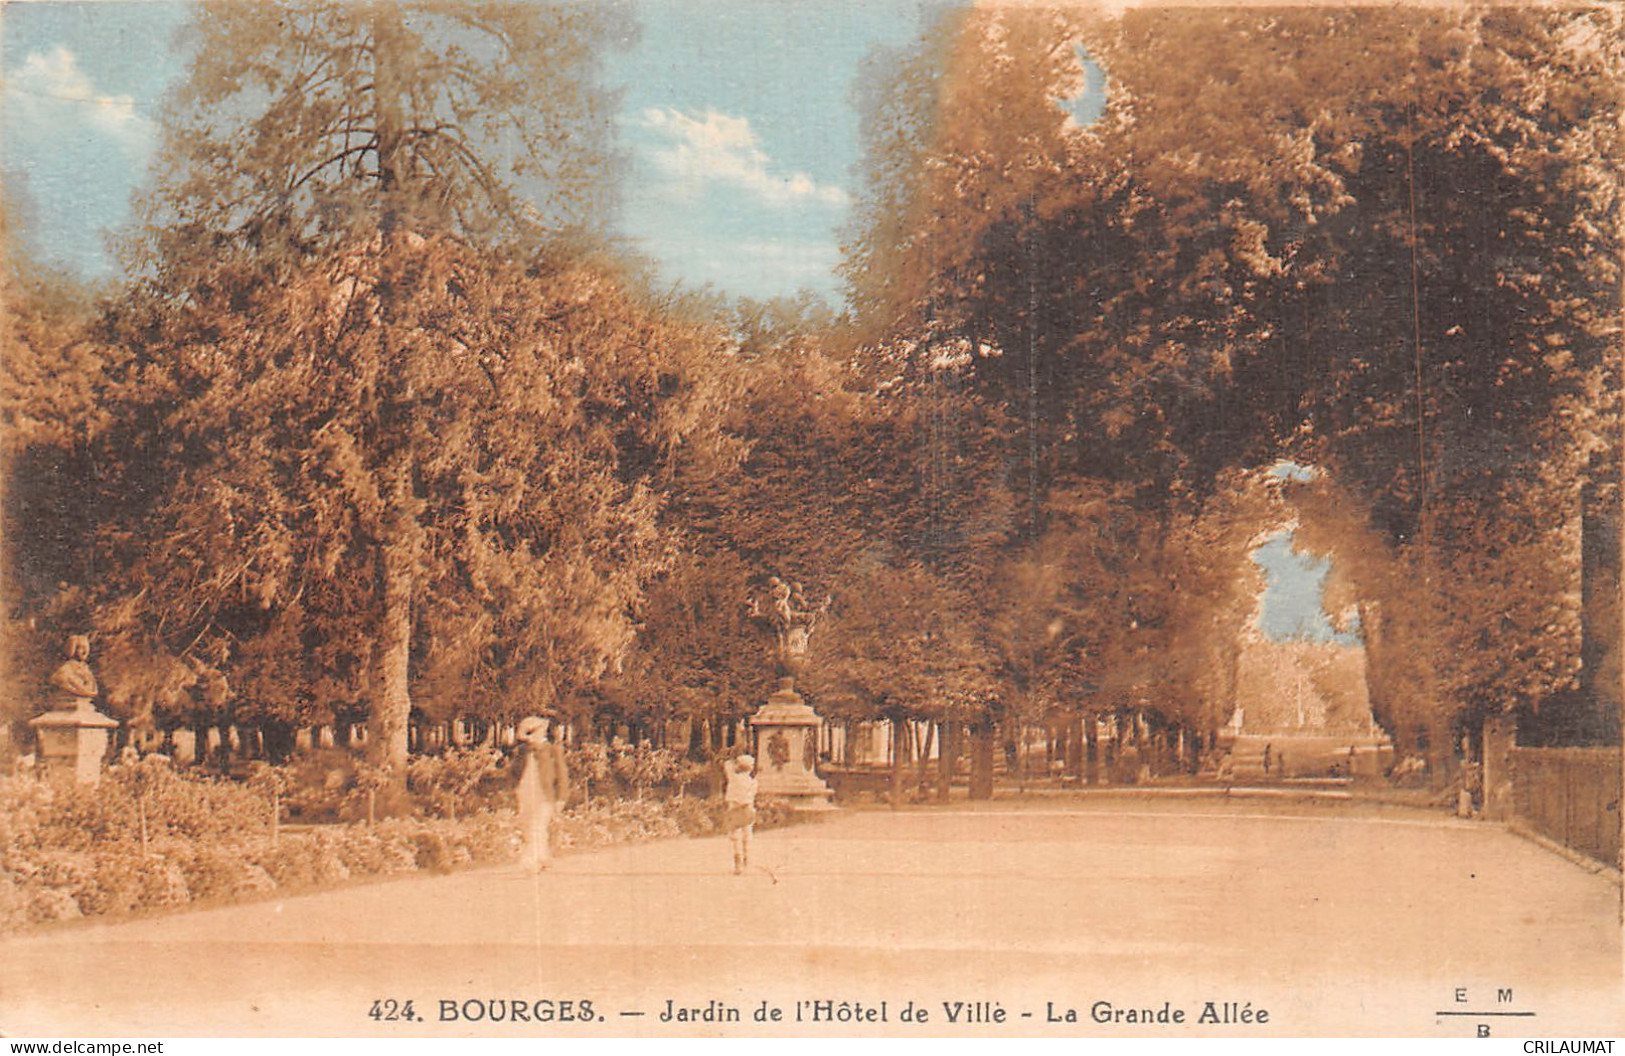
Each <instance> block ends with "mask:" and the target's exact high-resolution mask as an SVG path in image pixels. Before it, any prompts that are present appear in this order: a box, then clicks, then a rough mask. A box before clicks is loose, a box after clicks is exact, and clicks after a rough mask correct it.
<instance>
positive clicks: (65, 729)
mask: <svg viewBox="0 0 1625 1056" xmlns="http://www.w3.org/2000/svg"><path fill="white" fill-rule="evenodd" d="M89 661H90V638H89V637H88V636H86V635H83V634H75V635H73V636H72V637H70V638H69V639H68V658H67V660H65V661H63V663H62V665H61V666H60V667H58V668H57V669H56V670H55V671H53V672H51V678H50V685H51V688H52V689H54V690H56V699H55V700H54V701H53V703H54V704H55V705H56V706H55V708H53V709H52V710H50V711H47V712H46V713H45V714H43V715H41V716H39V717H38V718H36V719H34V720H33V721H32V722H30V723H29V725H30V726H32V727H33V728H34V732H35V734H36V736H37V737H38V738H39V755H40V761H41V763H43V764H44V767H45V770H46V771H47V772H48V773H61V774H66V775H71V776H72V778H73V779H74V780H75V781H78V782H81V783H83V784H95V783H96V781H97V780H98V779H99V778H100V777H101V770H102V761H103V760H104V759H105V758H106V756H107V745H108V737H109V731H111V730H115V729H117V728H118V721H117V720H115V719H111V718H109V717H107V716H106V715H103V714H102V713H101V712H99V711H97V710H96V706H95V705H94V704H93V703H91V702H92V700H94V699H95V696H96V694H97V693H98V692H99V691H100V687H98V686H97V685H96V676H95V675H94V674H92V673H91V670H90V663H89Z"/></svg>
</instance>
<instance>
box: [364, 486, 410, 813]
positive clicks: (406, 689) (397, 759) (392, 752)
mask: <svg viewBox="0 0 1625 1056" xmlns="http://www.w3.org/2000/svg"><path fill="white" fill-rule="evenodd" d="M406 484H407V482H406V479H405V474H404V473H403V474H401V478H400V479H399V480H398V482H397V485H396V495H397V507H396V511H395V517H396V521H397V525H399V524H400V522H404V521H405V520H406V519H407V513H406V511H405V510H402V509H401V508H400V500H401V499H403V498H404V497H405V496H404V493H405V491H406ZM405 534H406V533H404V532H401V531H400V530H399V528H397V538H396V539H394V540H391V541H390V543H389V544H388V545H386V546H384V548H383V553H382V555H381V557H380V561H379V564H380V566H381V568H380V573H381V576H382V579H383V601H384V612H383V620H382V627H381V628H380V630H381V632H382V633H381V634H380V636H379V638H380V640H379V642H378V647H377V653H376V655H377V662H378V673H377V682H376V685H377V694H378V695H377V697H376V698H375V700H374V702H373V706H372V709H371V713H370V714H369V716H368V723H367V760H368V761H369V762H371V763H372V764H373V765H374V766H378V767H382V768H383V769H385V770H387V771H389V784H388V785H386V786H385V790H384V795H383V797H382V802H381V804H380V806H381V808H382V810H383V812H384V813H385V814H394V813H395V812H396V811H397V810H398V809H399V808H401V807H403V806H404V804H405V796H406V728H407V725H408V724H409V723H410V722H411V718H412V693H411V651H412V585H413V576H412V564H413V562H412V552H411V547H410V545H409V543H408V542H407V541H406V540H403V539H402V538H400V536H402V535H405Z"/></svg>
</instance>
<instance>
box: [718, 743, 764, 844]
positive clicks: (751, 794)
mask: <svg viewBox="0 0 1625 1056" xmlns="http://www.w3.org/2000/svg"><path fill="white" fill-rule="evenodd" d="M755 766H756V760H755V759H753V758H752V757H750V756H748V755H741V756H740V757H739V758H737V759H735V760H734V761H733V763H732V764H731V765H730V766H729V767H728V789H727V791H725V792H724V793H723V794H722V802H723V803H724V804H725V806H726V808H727V809H726V811H725V812H724V813H723V816H722V819H723V820H722V827H723V828H725V829H727V830H728V842H729V843H730V844H732V845H733V852H734V872H735V873H742V872H744V871H745V866H747V865H749V864H750V834H751V831H752V830H753V829H754V828H755V825H756V777H755V775H753V774H752V773H751V770H752V769H754V768H755Z"/></svg>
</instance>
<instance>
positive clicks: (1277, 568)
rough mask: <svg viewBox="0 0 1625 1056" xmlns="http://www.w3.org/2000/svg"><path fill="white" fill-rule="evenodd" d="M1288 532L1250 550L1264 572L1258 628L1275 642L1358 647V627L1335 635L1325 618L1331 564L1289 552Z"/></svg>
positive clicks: (1281, 533)
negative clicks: (1322, 643)
mask: <svg viewBox="0 0 1625 1056" xmlns="http://www.w3.org/2000/svg"><path fill="white" fill-rule="evenodd" d="M1293 541H1294V540H1293V536H1292V533H1291V532H1290V531H1282V532H1278V533H1276V534H1274V535H1272V536H1270V537H1269V538H1268V539H1266V540H1265V541H1264V542H1263V543H1262V544H1261V545H1259V546H1258V547H1257V548H1256V549H1254V550H1253V561H1254V563H1256V564H1257V565H1258V567H1259V568H1260V569H1262V570H1263V572H1264V593H1263V596H1262V599H1261V603H1260V605H1259V610H1258V627H1259V629H1260V630H1262V631H1263V632H1264V633H1265V634H1266V635H1268V636H1269V637H1271V638H1274V639H1276V640H1286V639H1306V640H1308V641H1316V642H1325V641H1333V642H1337V643H1338V644H1340V645H1358V644H1360V636H1359V634H1358V633H1357V632H1358V627H1355V628H1352V629H1350V630H1348V631H1339V630H1338V629H1337V628H1336V627H1334V626H1333V625H1332V621H1331V617H1330V616H1328V615H1327V614H1326V608H1325V590H1326V574H1327V573H1328V572H1330V571H1331V568H1332V563H1331V561H1330V560H1328V559H1327V558H1324V557H1317V556H1315V555H1314V554H1305V553H1300V552H1299V551H1297V550H1295V549H1293Z"/></svg>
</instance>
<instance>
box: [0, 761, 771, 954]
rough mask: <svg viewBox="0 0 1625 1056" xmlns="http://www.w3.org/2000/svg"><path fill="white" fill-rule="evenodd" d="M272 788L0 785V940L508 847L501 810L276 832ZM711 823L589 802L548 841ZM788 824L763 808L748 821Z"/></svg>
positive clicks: (585, 845) (136, 778)
mask: <svg viewBox="0 0 1625 1056" xmlns="http://www.w3.org/2000/svg"><path fill="white" fill-rule="evenodd" d="M457 780H459V781H461V780H464V778H463V777H461V776H459V777H458V778H457ZM275 788H276V786H275V783H272V782H267V781H265V780H252V781H249V782H233V781H229V780H223V779H219V778H209V777H198V776H186V775H183V774H181V773H177V772H176V771H175V770H173V768H171V767H169V766H168V764H167V761H165V760H163V759H162V758H161V757H154V756H149V757H147V758H145V759H141V760H130V761H128V762H126V763H124V764H122V765H120V766H115V767H113V768H111V769H110V770H109V771H108V772H107V776H106V778H105V779H104V780H103V781H102V782H101V784H100V785H98V786H96V787H95V788H86V787H84V786H75V785H62V784H50V783H46V782H41V781H38V780H36V779H34V778H32V777H27V776H24V777H12V778H0V930H15V929H17V928H20V927H24V926H27V925H31V924H40V923H46V922H51V921H60V920H71V919H75V918H78V917H88V916H98V915H104V914H118V913H129V912H133V911H137V910H146V909H153V908H160V907H169V906H177V905H184V904H186V903H190V902H198V901H231V900H235V899H242V898H250V897H254V896H256V895H262V894H265V893H267V892H272V891H279V890H288V891H293V890H302V889H309V888H316V887H322V886H328V885H332V884H336V883H342V882H345V881H348V880H354V879H359V878H365V877H382V876H391V875H399V874H404V873H411V872H415V871H419V870H430V871H438V872H445V871H450V870H453V869H459V868H465V867H468V866H475V865H489V864H496V863H501V862H506V861H510V860H512V858H513V857H514V856H515V854H516V853H517V851H518V848H519V826H518V820H517V818H516V817H515V815H514V813H513V811H512V810H508V809H494V810H492V809H481V810H480V811H479V812H477V813H470V814H465V815H464V816H462V817H428V818H423V817H417V818H397V819H390V820H386V821H381V822H379V823H378V824H377V825H373V826H365V825H360V824H335V825H322V826H315V827H312V828H310V829H305V830H301V831H287V832H280V833H279V832H278V830H277V829H276V827H275V826H274V825H273V824H272V817H273V809H274V807H273V804H274V803H275V802H276V798H275V796H276V794H277V793H276V792H275ZM721 815H722V804H721V802H720V801H718V800H698V799H684V798H678V799H666V798H661V799H652V798H651V799H616V800H605V799H598V800H594V801H593V802H591V803H587V804H582V805H578V806H575V807H572V808H570V809H568V810H565V811H563V812H562V813H561V814H560V815H559V818H558V820H557V821H556V822H555V824H554V837H555V842H556V844H557V846H558V849H559V850H560V851H562V852H564V853H569V852H571V851H582V850H589V849H592V848H596V847H603V846H607V845H609V844H614V843H629V842H641V841H645V840H654V839H663V838H667V837H673V836H706V835H712V834H714V833H717V832H719V831H720V828H719V820H720V818H721ZM794 817H795V815H794V812H793V811H791V810H790V809H789V808H788V807H787V806H786V805H785V804H782V803H778V802H775V801H764V802H763V803H761V804H760V806H759V809H758V822H757V824H758V826H759V827H763V828H772V827H775V826H778V825H783V824H787V823H788V822H789V821H790V820H792V819H793V818H794Z"/></svg>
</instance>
